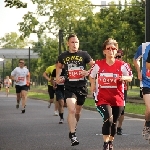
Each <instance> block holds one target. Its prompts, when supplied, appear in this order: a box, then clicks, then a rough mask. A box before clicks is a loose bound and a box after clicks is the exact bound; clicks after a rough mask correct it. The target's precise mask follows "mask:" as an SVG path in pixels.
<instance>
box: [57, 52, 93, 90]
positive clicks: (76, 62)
mask: <svg viewBox="0 0 150 150" xmlns="http://www.w3.org/2000/svg"><path fill="white" fill-rule="evenodd" d="M91 60H92V58H91V56H90V55H89V54H88V53H87V52H86V51H81V50H78V51H77V52H75V53H70V52H69V51H65V52H64V53H62V54H60V55H59V57H58V61H59V63H61V64H63V65H64V69H65V83H64V85H65V86H69V87H82V86H86V83H87V79H86V78H85V77H82V76H81V75H80V72H81V71H82V70H85V69H86V64H88V63H89V62H90V61H91Z"/></svg>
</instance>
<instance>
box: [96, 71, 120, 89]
mask: <svg viewBox="0 0 150 150" xmlns="http://www.w3.org/2000/svg"><path fill="white" fill-rule="evenodd" d="M118 79H119V75H118V74H113V73H101V74H100V76H99V78H98V84H99V86H100V88H117V80H118Z"/></svg>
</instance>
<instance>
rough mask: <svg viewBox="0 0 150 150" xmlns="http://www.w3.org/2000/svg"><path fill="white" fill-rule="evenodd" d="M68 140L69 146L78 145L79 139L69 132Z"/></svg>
mask: <svg viewBox="0 0 150 150" xmlns="http://www.w3.org/2000/svg"><path fill="white" fill-rule="evenodd" d="M70 140H71V146H75V145H79V141H78V139H77V136H76V135H75V134H71V138H70Z"/></svg>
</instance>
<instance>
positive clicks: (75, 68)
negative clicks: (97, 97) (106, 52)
mask: <svg viewBox="0 0 150 150" xmlns="http://www.w3.org/2000/svg"><path fill="white" fill-rule="evenodd" d="M68 47H69V50H68V51H65V52H63V53H62V54H60V56H59V57H58V65H57V67H56V82H57V83H59V82H61V80H62V79H61V78H60V77H59V76H60V73H61V69H62V66H64V69H65V82H64V86H65V99H66V103H67V108H68V124H69V128H70V132H69V138H70V140H71V145H72V146H74V145H78V144H79V141H78V140H77V136H76V126H77V122H78V121H79V118H80V115H81V109H82V105H83V104H84V101H85V98H86V97H87V79H86V77H85V76H86V75H88V71H86V64H89V65H90V66H92V65H93V64H94V61H93V59H92V58H91V56H90V55H89V54H88V53H87V52H86V51H81V50H78V48H79V40H78V38H77V36H76V35H69V37H68Z"/></svg>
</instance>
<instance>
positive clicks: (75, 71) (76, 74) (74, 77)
mask: <svg viewBox="0 0 150 150" xmlns="http://www.w3.org/2000/svg"><path fill="white" fill-rule="evenodd" d="M82 71H83V69H82V67H72V68H71V69H69V70H68V74H69V81H79V80H84V77H83V76H82V75H81V72H82Z"/></svg>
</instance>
